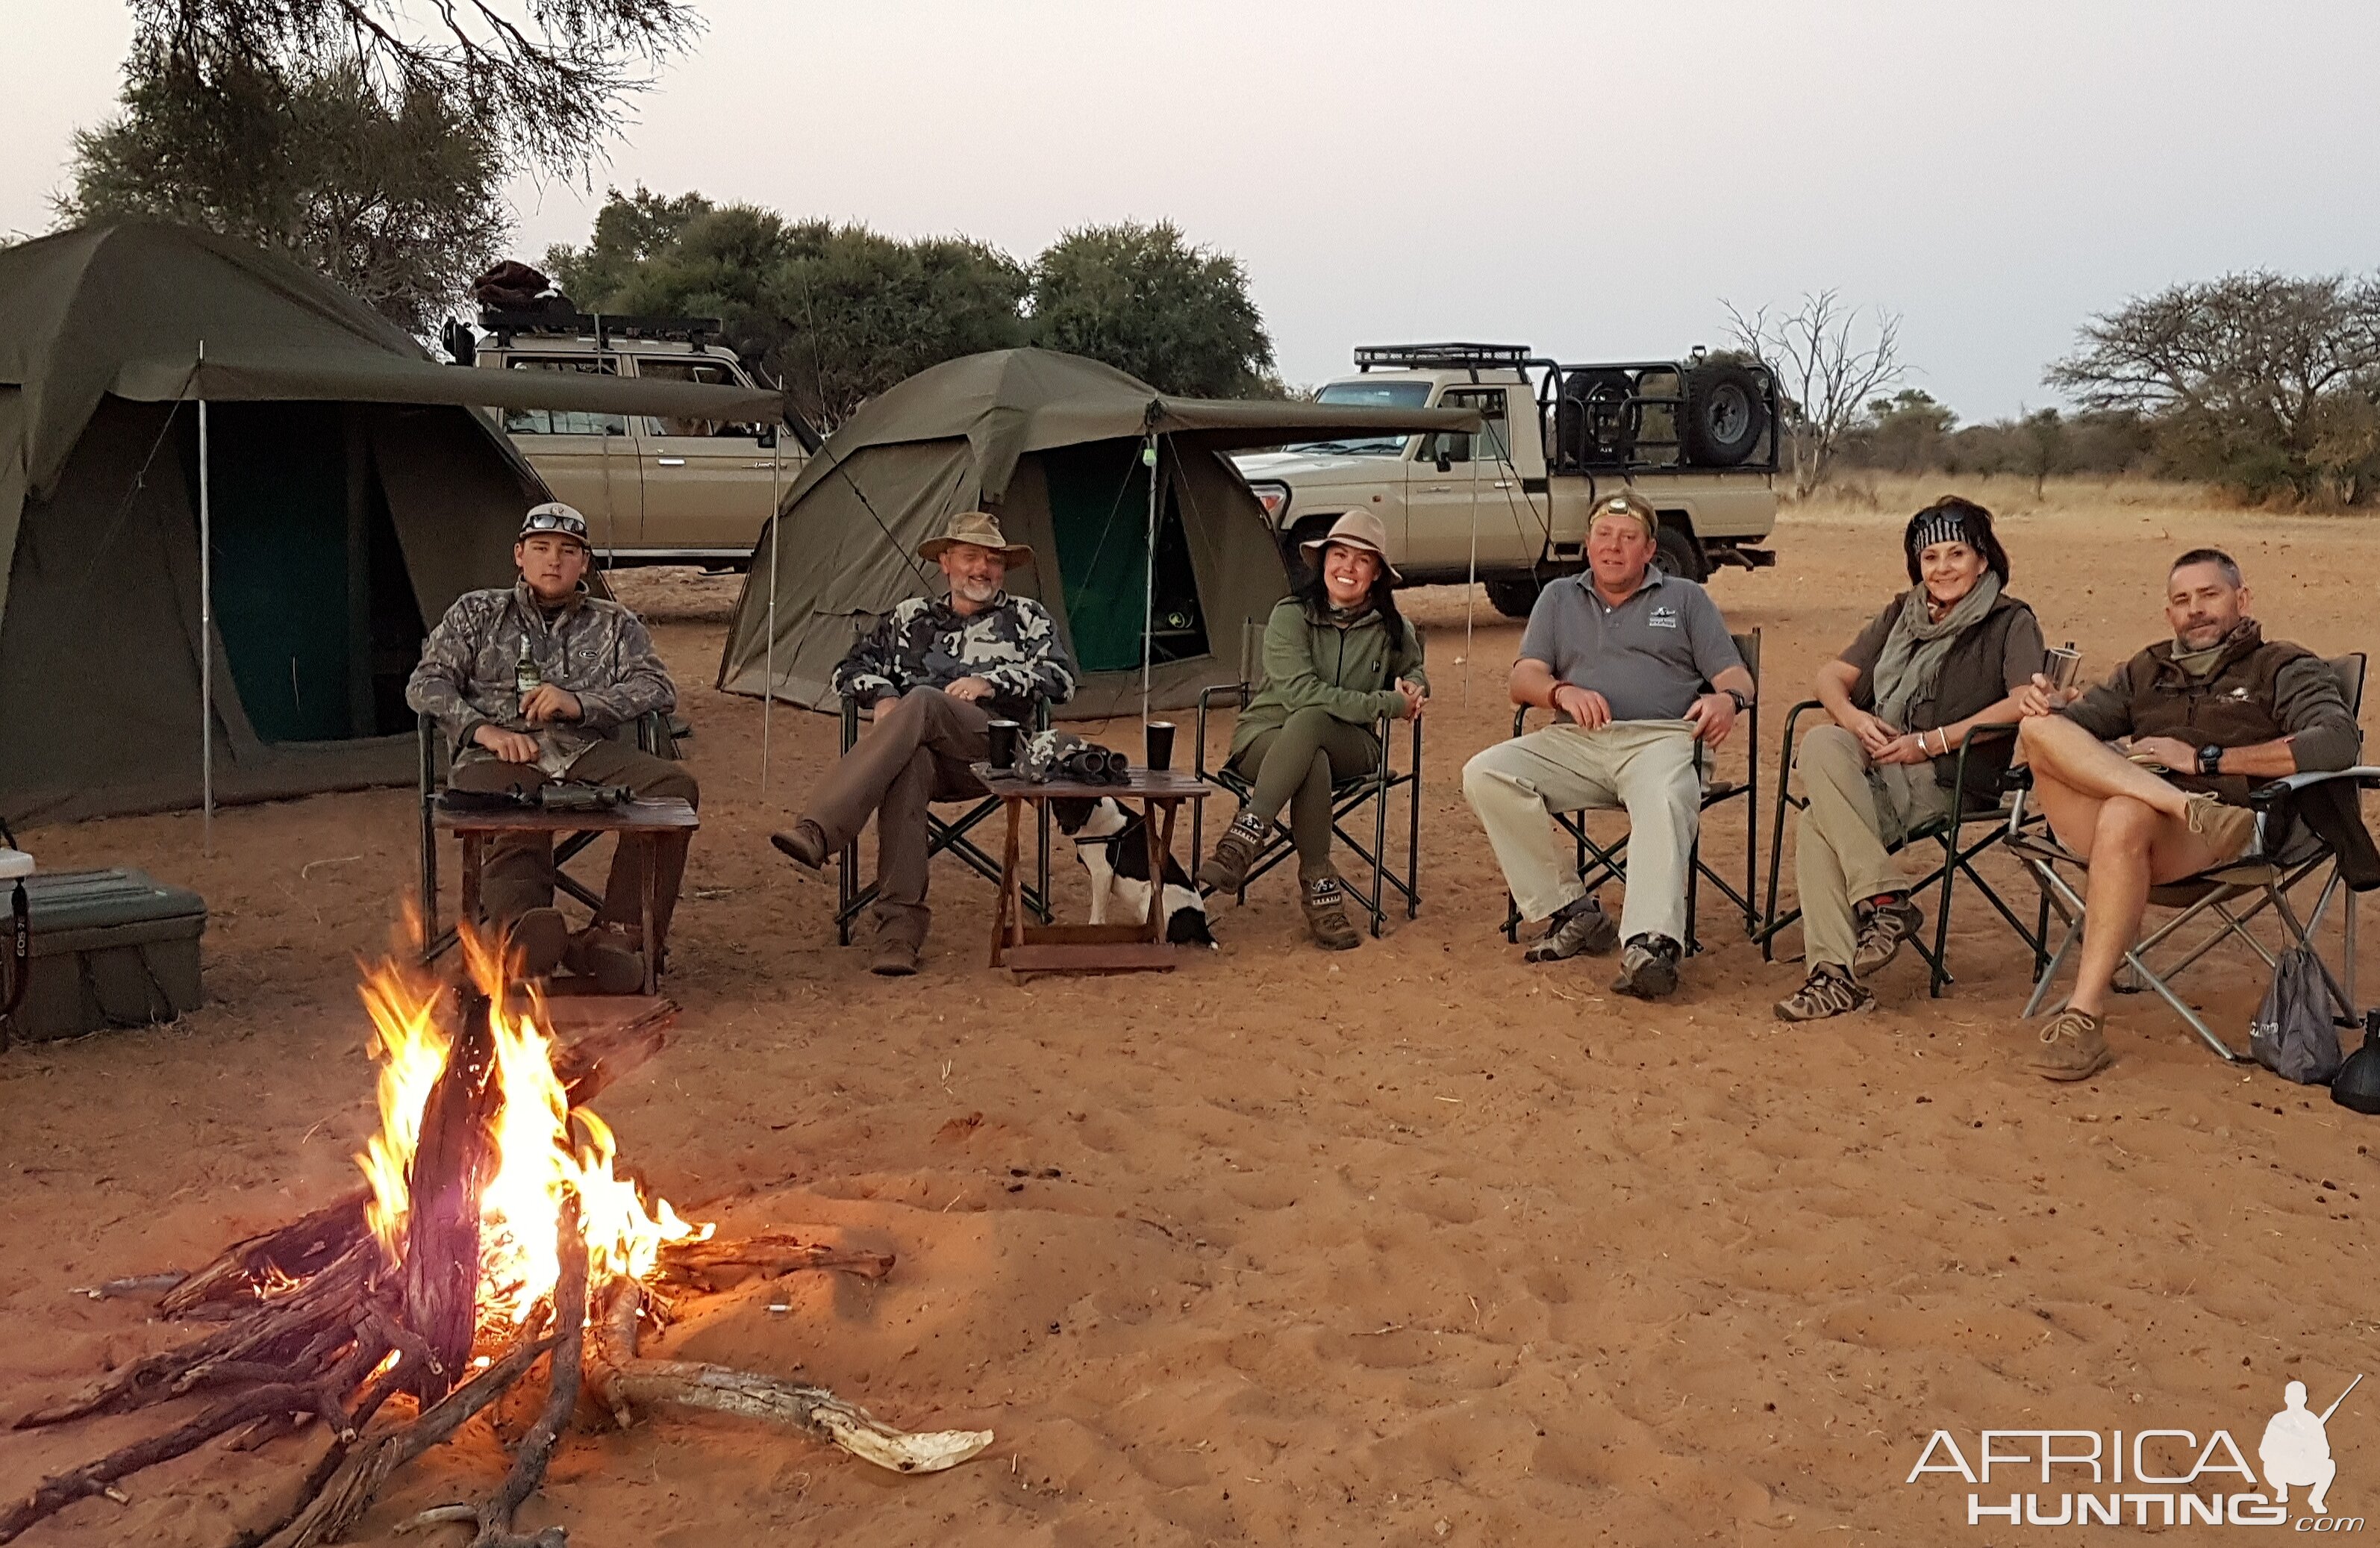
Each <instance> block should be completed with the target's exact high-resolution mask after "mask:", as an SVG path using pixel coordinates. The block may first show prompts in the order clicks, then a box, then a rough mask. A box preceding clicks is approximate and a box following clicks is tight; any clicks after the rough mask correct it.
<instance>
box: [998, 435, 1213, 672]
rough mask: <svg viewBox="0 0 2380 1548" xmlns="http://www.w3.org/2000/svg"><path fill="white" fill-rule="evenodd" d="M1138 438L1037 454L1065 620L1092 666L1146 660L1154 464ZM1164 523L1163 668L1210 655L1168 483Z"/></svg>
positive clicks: (1154, 620) (1159, 639)
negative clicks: (1146, 461) (1146, 462)
mask: <svg viewBox="0 0 2380 1548" xmlns="http://www.w3.org/2000/svg"><path fill="white" fill-rule="evenodd" d="M1140 446H1141V444H1140V443H1139V442H1138V441H1095V442H1092V443H1090V444H1088V445H1078V446H1064V447H1059V448H1056V449H1053V450H1050V451H1045V452H1043V453H1041V454H1040V457H1041V462H1042V469H1043V474H1044V477H1045V478H1046V479H1047V480H1048V482H1049V489H1050V530H1051V532H1052V535H1053V537H1054V540H1055V542H1056V544H1057V548H1058V572H1059V578H1060V579H1061V581H1062V584H1063V585H1064V588H1065V596H1066V623H1067V627H1068V630H1069V632H1071V633H1072V634H1073V636H1074V640H1075V661H1076V663H1077V664H1078V665H1079V666H1080V667H1081V668H1082V670H1084V671H1086V672H1121V671H1128V670H1130V669H1131V668H1133V667H1136V666H1138V665H1139V664H1140V651H1141V628H1142V606H1143V603H1144V601H1145V600H1146V588H1147V584H1148V571H1147V566H1148V471H1149V470H1148V469H1147V468H1146V467H1144V466H1143V465H1142V463H1141V460H1140ZM1166 484H1167V487H1166V490H1165V497H1164V502H1163V505H1162V506H1160V509H1159V511H1158V519H1157V578H1156V579H1157V594H1156V606H1155V608H1154V611H1153V616H1152V617H1151V622H1150V630H1151V632H1150V638H1149V655H1150V659H1151V660H1152V661H1153V662H1155V663H1156V664H1160V665H1162V664H1165V663H1167V662H1172V661H1187V660H1191V659H1194V658H1196V657H1199V656H1204V655H1207V654H1208V653H1210V652H1208V647H1207V618H1206V614H1205V612H1204V610H1203V609H1201V608H1200V607H1199V605H1198V581H1197V576H1196V573H1195V572H1194V571H1193V570H1192V568H1191V565H1190V542H1189V538H1188V536H1187V535H1186V534H1185V533H1184V531H1183V530H1182V509H1181V503H1180V501H1179V500H1178V498H1177V497H1176V491H1175V490H1174V488H1173V487H1172V480H1171V479H1169V480H1167V481H1166Z"/></svg>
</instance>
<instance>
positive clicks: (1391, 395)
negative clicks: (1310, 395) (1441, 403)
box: [1284, 377, 1429, 457]
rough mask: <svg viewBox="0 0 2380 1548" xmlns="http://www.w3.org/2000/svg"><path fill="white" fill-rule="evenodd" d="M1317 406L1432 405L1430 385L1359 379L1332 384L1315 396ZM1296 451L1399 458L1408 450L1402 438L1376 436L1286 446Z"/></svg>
mask: <svg viewBox="0 0 2380 1548" xmlns="http://www.w3.org/2000/svg"><path fill="white" fill-rule="evenodd" d="M1315 401H1316V402H1318V403H1334V404H1340V405H1342V406H1354V407H1360V408H1427V407H1428V406H1429V384H1428V383H1427V382H1380V381H1374V380H1369V379H1366V378H1364V377H1357V378H1356V379H1355V380H1354V381H1353V382H1333V383H1331V384H1330V385H1329V386H1327V387H1325V388H1323V389H1322V390H1321V392H1319V393H1318V394H1316V395H1315ZM1284 449H1285V450H1288V451H1293V452H1318V453H1324V454H1328V455H1330V456H1337V457H1398V456H1401V455H1403V452H1404V449H1405V438H1404V437H1403V436H1402V435H1374V436H1366V437H1363V438H1361V439H1356V440H1343V441H1307V442H1304V443H1302V444H1300V445H1294V446H1289V447H1285V448H1284Z"/></svg>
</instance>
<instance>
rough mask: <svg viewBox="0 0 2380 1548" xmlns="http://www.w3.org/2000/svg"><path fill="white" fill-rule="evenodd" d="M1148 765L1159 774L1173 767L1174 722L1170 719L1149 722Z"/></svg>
mask: <svg viewBox="0 0 2380 1548" xmlns="http://www.w3.org/2000/svg"><path fill="white" fill-rule="evenodd" d="M1148 766H1149V768H1150V769H1152V770H1154V771H1155V772H1157V773H1159V774H1163V773H1164V772H1165V771H1166V770H1168V769H1171V768H1172V767H1173V723H1172V721H1170V720H1152V721H1150V722H1149V723H1148Z"/></svg>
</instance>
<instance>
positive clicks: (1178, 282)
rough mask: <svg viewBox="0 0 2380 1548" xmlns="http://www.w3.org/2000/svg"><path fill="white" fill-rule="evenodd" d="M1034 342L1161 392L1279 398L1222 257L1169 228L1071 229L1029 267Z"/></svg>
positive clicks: (1254, 320)
mask: <svg viewBox="0 0 2380 1548" xmlns="http://www.w3.org/2000/svg"><path fill="white" fill-rule="evenodd" d="M1031 303H1032V335H1033V341H1034V342H1035V343H1037V344H1039V345H1042V346H1043V347H1047V348H1051V349H1064V350H1069V351H1071V352H1073V353H1075V354H1077V355H1087V356H1089V357H1090V358H1091V359H1093V360H1105V361H1106V362H1107V363H1108V364H1110V365H1112V366H1114V367H1116V368H1118V369H1119V370H1122V371H1128V372H1131V373H1132V374H1133V375H1135V376H1137V377H1139V378H1140V379H1141V380H1142V381H1144V382H1147V383H1148V384H1150V385H1152V386H1154V387H1157V388H1158V389H1160V391H1164V392H1169V393H1184V394H1191V395H1196V396H1203V397H1250V396H1269V395H1271V394H1274V393H1277V391H1278V383H1279V379H1278V378H1277V377H1275V376H1273V375H1272V364H1273V354H1272V340H1271V339H1270V337H1269V336H1268V335H1266V333H1265V326H1264V317H1263V315H1262V313H1260V312H1259V311H1257V304H1256V301H1255V300H1254V299H1252V298H1251V297H1250V296H1249V294H1248V275H1247V271H1246V269H1245V267H1243V266H1242V265H1241V263H1240V261H1239V260H1238V259H1236V258H1233V257H1232V256H1231V255H1229V254H1228V253H1219V252H1216V251H1214V250H1210V249H1208V248H1201V247H1194V246H1192V245H1191V244H1190V243H1189V242H1188V241H1186V240H1185V239H1184V238H1183V235H1182V233H1181V231H1180V230H1179V229H1178V228H1177V227H1176V226H1175V225H1173V224H1172V222H1171V221H1160V222H1159V223H1158V224H1157V225H1137V224H1133V223H1126V224H1123V225H1104V226H1085V227H1083V228H1081V229H1079V230H1075V231H1069V232H1067V233H1066V234H1065V235H1064V236H1062V237H1061V238H1058V240H1057V241H1056V242H1054V243H1052V244H1051V245H1050V248H1049V249H1048V250H1046V251H1044V252H1043V253H1042V254H1041V256H1040V258H1039V259H1038V260H1037V261H1036V262H1035V263H1034V265H1033V275H1032V292H1031Z"/></svg>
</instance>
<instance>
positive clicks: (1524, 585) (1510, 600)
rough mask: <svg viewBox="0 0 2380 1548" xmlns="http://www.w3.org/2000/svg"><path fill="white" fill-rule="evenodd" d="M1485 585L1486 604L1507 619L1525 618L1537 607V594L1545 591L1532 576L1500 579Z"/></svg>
mask: <svg viewBox="0 0 2380 1548" xmlns="http://www.w3.org/2000/svg"><path fill="white" fill-rule="evenodd" d="M1487 585H1488V604H1489V605H1490V606H1492V607H1494V608H1495V609H1496V611H1497V612H1499V613H1501V614H1502V615H1504V616H1506V617H1507V618H1525V617H1527V616H1529V610H1530V609H1531V608H1533V607H1535V606H1536V605H1537V593H1538V592H1539V591H1543V590H1545V588H1544V586H1543V585H1541V584H1540V583H1539V582H1538V580H1537V578H1536V576H1534V575H1520V576H1512V577H1507V578H1502V579H1495V580H1490V581H1488V583H1487Z"/></svg>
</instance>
